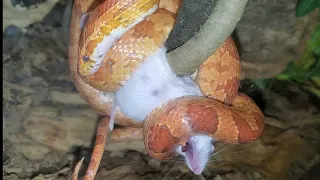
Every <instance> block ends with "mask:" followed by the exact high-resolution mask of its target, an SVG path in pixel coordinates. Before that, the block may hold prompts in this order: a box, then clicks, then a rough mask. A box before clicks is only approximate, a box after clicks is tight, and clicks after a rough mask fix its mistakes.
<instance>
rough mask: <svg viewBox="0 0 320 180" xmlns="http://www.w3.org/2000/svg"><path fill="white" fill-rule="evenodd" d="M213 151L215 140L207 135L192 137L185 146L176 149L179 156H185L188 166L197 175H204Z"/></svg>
mask: <svg viewBox="0 0 320 180" xmlns="http://www.w3.org/2000/svg"><path fill="white" fill-rule="evenodd" d="M213 151H214V146H213V139H212V137H210V136H207V135H195V136H192V137H190V138H189V140H188V141H187V143H186V145H185V146H179V147H177V149H176V152H177V153H178V154H180V155H182V156H184V158H185V161H186V164H187V166H188V167H189V168H190V170H191V171H192V172H193V173H195V174H201V173H202V171H203V170H204V168H205V166H206V165H207V162H208V160H209V157H210V154H211V153H212V152H213Z"/></svg>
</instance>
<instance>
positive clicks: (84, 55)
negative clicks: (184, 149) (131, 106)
mask: <svg viewBox="0 0 320 180" xmlns="http://www.w3.org/2000/svg"><path fill="white" fill-rule="evenodd" d="M180 3H181V1H180V0H161V1H160V2H159V0H105V1H102V2H101V1H98V0H96V1H95V0H82V1H81V0H75V3H74V7H73V15H72V21H71V33H70V49H69V53H70V61H69V62H70V69H71V73H72V77H73V80H74V82H75V85H76V87H77V89H78V91H79V92H80V93H81V95H82V96H83V97H84V99H85V100H86V101H87V102H88V103H89V104H90V105H91V106H92V107H93V108H94V109H95V110H97V111H98V112H99V113H100V114H103V115H105V116H109V115H110V114H111V103H112V101H113V93H112V92H116V91H118V90H119V89H121V88H122V87H123V86H124V85H125V84H126V82H127V81H128V80H129V79H130V76H131V74H132V73H133V72H135V71H136V70H137V69H138V68H139V65H140V64H141V63H143V62H144V60H145V59H146V58H147V57H148V56H150V55H151V54H152V53H154V52H155V51H156V50H157V49H159V48H161V47H163V45H164V42H165V41H166V39H167V37H168V35H169V33H170V31H171V30H172V28H173V25H174V22H175V14H176V13H177V11H178V9H179V5H180ZM88 12H90V16H89V17H88V19H87V21H86V22H85V25H84V27H83V29H82V30H81V27H80V19H81V16H82V15H83V14H84V13H88ZM106 42H109V43H111V45H107V43H106ZM239 60H240V58H239V55H238V51H237V49H236V47H235V44H234V42H233V40H232V38H231V37H229V38H227V39H226V41H225V42H224V43H223V45H222V46H221V47H220V48H219V49H218V50H217V51H216V52H215V53H214V54H213V55H212V56H210V57H209V58H208V59H207V60H206V61H205V62H204V63H203V64H202V65H201V66H200V67H199V69H198V71H197V73H195V74H194V81H195V82H196V83H197V84H198V86H199V88H200V90H201V92H202V94H203V96H183V97H179V98H175V99H171V100H169V101H167V102H165V103H163V104H161V105H160V106H158V107H157V108H155V109H154V110H152V111H151V112H150V113H149V114H148V116H147V118H146V119H145V120H144V122H143V133H144V141H145V145H146V149H147V151H148V153H149V154H150V155H151V156H152V157H154V158H158V159H164V158H170V157H171V156H172V155H173V154H174V147H176V146H178V145H181V146H184V145H185V144H186V141H187V140H188V139H189V138H190V137H191V136H193V135H196V134H206V135H209V136H211V137H213V138H214V139H215V140H217V141H223V142H226V143H247V142H251V141H254V140H255V139H257V138H258V137H259V136H260V135H261V133H262V131H263V128H264V123H263V113H262V112H261V110H260V109H259V107H258V106H257V105H256V104H255V103H254V102H253V101H252V100H251V99H250V98H249V97H248V96H246V95H244V94H242V93H238V87H239V76H240V62H239ZM115 120H116V123H118V124H122V125H137V124H138V126H141V123H137V122H136V121H135V120H132V119H130V118H128V117H127V116H126V115H125V114H123V113H122V112H121V110H119V109H117V112H116V117H115ZM101 124H102V125H101V127H106V124H108V123H101ZM104 129H106V128H104ZM99 132H100V131H99ZM105 136H106V134H102V135H101V134H100V136H99V137H100V139H101V140H99V142H100V143H97V142H96V146H100V145H101V144H102V143H103V144H104V142H105V139H106V137H105ZM97 138H98V136H97ZM97 141H98V139H97ZM101 150H102V149H101ZM101 150H100V151H101ZM100 151H99V153H102V152H100ZM100 155H101V154H100ZM99 158H100V157H99ZM99 162H100V160H99ZM98 164H99V163H98ZM91 165H92V163H90V167H91ZM94 166H97V163H96V162H95V163H94ZM90 167H89V169H90ZM91 174H92V173H91ZM93 174H95V172H94V173H93ZM93 176H94V175H93Z"/></svg>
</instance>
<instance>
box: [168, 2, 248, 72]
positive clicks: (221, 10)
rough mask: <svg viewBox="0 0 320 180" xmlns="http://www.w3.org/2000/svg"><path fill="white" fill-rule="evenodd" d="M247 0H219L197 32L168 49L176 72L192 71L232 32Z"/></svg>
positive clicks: (172, 66)
mask: <svg viewBox="0 0 320 180" xmlns="http://www.w3.org/2000/svg"><path fill="white" fill-rule="evenodd" d="M247 2H248V0H219V1H218V3H217V5H216V6H214V8H213V9H212V13H211V15H210V17H209V18H208V19H207V21H206V22H205V23H204V24H203V27H202V28H200V30H199V32H198V33H197V34H196V35H195V36H193V37H192V38H190V40H188V41H187V42H186V43H184V44H183V45H182V46H180V47H179V48H177V49H175V50H173V51H170V52H169V53H168V54H167V59H168V63H169V65H170V67H171V68H172V69H173V70H174V71H175V72H176V73H177V74H187V73H192V72H194V71H195V70H196V69H197V68H198V67H199V66H200V65H201V64H202V63H203V62H204V61H205V60H206V59H207V58H208V57H209V56H211V55H212V54H213V53H214V52H215V51H216V49H217V48H218V47H219V46H220V45H221V44H222V43H223V42H224V41H225V40H226V38H227V37H228V36H230V34H231V33H232V32H233V30H234V29H235V27H236V25H237V23H238V22H239V20H240V19H241V17H242V15H243V12H244V9H245V7H246V4H247Z"/></svg>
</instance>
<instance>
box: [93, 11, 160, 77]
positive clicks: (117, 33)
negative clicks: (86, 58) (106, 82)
mask: <svg viewBox="0 0 320 180" xmlns="http://www.w3.org/2000/svg"><path fill="white" fill-rule="evenodd" d="M157 9H158V6H157V5H155V6H154V7H153V8H151V9H150V10H149V11H148V12H147V13H145V14H143V15H141V16H140V17H139V18H137V19H136V20H135V21H134V22H133V23H132V24H130V25H129V26H127V27H122V26H119V27H118V28H116V29H114V30H112V31H111V33H110V35H109V36H105V37H104V38H103V40H102V42H101V43H99V44H98V45H97V47H96V48H95V49H94V51H93V53H92V54H91V56H90V59H92V60H95V64H94V66H93V68H92V71H91V73H95V72H96V71H97V70H98V69H99V67H100V65H101V62H102V61H103V59H104V57H105V55H106V54H107V52H108V51H109V49H110V48H111V47H112V45H113V43H114V42H115V41H117V40H118V39H119V38H120V37H121V36H122V35H123V34H124V33H125V32H127V31H128V30H129V29H131V28H132V27H134V26H135V25H136V24H138V23H140V22H141V21H143V20H144V19H145V18H146V17H147V16H149V15H150V14H152V13H154V12H155V11H156V10H157Z"/></svg>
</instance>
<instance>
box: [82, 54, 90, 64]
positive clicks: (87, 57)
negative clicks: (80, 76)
mask: <svg viewBox="0 0 320 180" xmlns="http://www.w3.org/2000/svg"><path fill="white" fill-rule="evenodd" d="M89 59H90V58H89V56H87V55H85V56H83V57H82V60H83V61H85V62H87V61H89Z"/></svg>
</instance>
